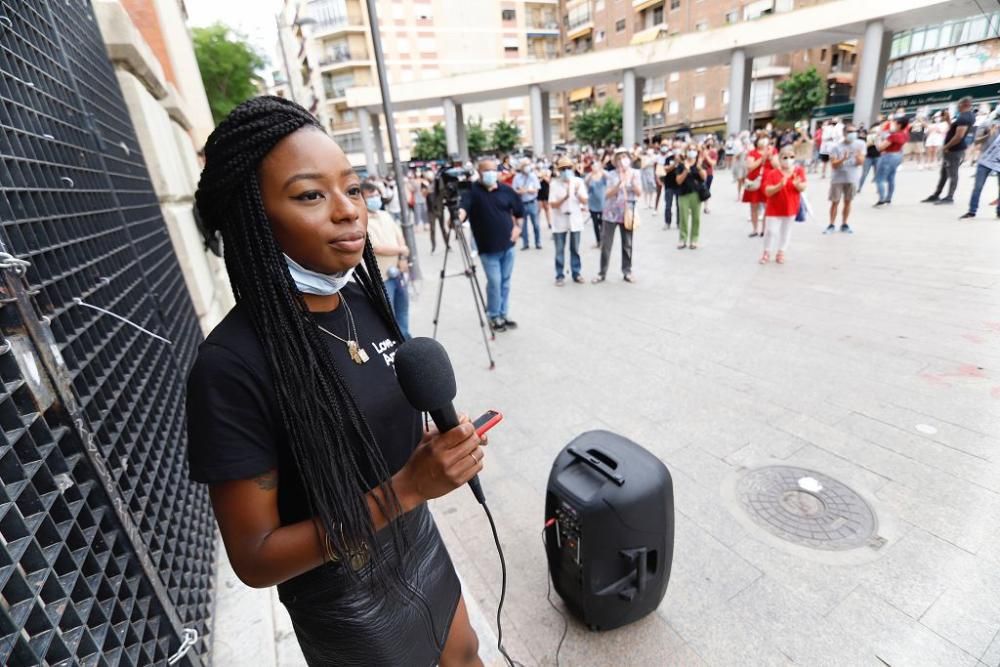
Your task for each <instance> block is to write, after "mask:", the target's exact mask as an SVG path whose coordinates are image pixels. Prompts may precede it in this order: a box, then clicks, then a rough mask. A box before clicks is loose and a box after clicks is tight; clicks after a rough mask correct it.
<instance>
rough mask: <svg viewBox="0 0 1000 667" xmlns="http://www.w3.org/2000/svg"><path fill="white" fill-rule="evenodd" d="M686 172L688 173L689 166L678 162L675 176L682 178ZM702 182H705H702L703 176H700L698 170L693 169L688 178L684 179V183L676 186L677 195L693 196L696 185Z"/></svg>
mask: <svg viewBox="0 0 1000 667" xmlns="http://www.w3.org/2000/svg"><path fill="white" fill-rule="evenodd" d="M685 171H688V168H687V165H685V164H684V163H683V162H678V164H677V168H676V169H674V174H676V175H677V176H680V175H681V174H683V173H684V172H685ZM702 182H704V181H702V180H701V176H700V175H699V174H698V170H696V169H693V170H691V173H689V174H688V175H687V178H685V179H684V182H683V183H681V184H680V185H678V186H676V187H677V194H679V195H687V194H691V193H692V192H694V191H695V185H696V184H698V183H702Z"/></svg>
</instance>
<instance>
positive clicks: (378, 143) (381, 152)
mask: <svg viewBox="0 0 1000 667" xmlns="http://www.w3.org/2000/svg"><path fill="white" fill-rule="evenodd" d="M361 113H368V112H367V111H362V112H361ZM371 121H372V138H373V139H374V141H375V166H377V167H378V175H379V176H385V175H386V174H388V173H389V172H388V171H387V170H386V168H385V144H384V143H382V122H381V117H380V116H379V115H378V114H377V113H373V114H372V116H371Z"/></svg>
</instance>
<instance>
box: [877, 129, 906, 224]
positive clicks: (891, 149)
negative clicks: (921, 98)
mask: <svg viewBox="0 0 1000 667" xmlns="http://www.w3.org/2000/svg"><path fill="white" fill-rule="evenodd" d="M909 124H910V121H909V119H908V118H907V117H906V116H900V117H898V118H893V119H892V120H891V121H889V136H888V137H886V139H885V141H883V142H882V143H881V144H879V147H878V149H879V150H880V151H881V152H882V156H881V157H879V159H878V166H876V167H875V187H876V188H878V202H877V203H876V204H875V206H876V207H879V206H885V205H886V204H891V203H892V194H893V192H895V191H896V170H897V169H899V165H900V164H901V163H902V162H903V146H905V145H906V142H907V141H909V140H910V131H909V129H908V126H909Z"/></svg>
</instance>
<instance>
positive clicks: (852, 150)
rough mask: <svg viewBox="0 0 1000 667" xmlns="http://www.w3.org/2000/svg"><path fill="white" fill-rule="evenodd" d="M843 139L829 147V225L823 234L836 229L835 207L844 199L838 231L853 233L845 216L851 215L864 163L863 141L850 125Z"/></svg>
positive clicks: (830, 232)
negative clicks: (830, 170)
mask: <svg viewBox="0 0 1000 667" xmlns="http://www.w3.org/2000/svg"><path fill="white" fill-rule="evenodd" d="M846 129H847V132H845V133H844V140H843V141H842V142H840V143H839V144H837V145H836V146H834V147H833V148H831V149H830V168H831V169H832V172H831V174H830V225H829V226H828V227H827V228H826V231H824V232H823V233H824V234H832V233H833V232H835V231H837V226H836V222H837V209H838V208H839V206H840V200H841V199H843V200H844V212H843V213H842V214H841V219H840V231H841V232H844V233H845V234H853V233H854V232H853V231H851V227H850V225H848V224H847V218H848V217H850V215H851V202H852V201H853V200H854V192H855V187H856V184H857V182H858V177H859V176H860V173H861V166H862V165H863V164H864V163H865V142H863V141H861V140H860V139H858V133H857V131H856V130H855V129H854V127H853V126H852V125H848V126H847V128H846Z"/></svg>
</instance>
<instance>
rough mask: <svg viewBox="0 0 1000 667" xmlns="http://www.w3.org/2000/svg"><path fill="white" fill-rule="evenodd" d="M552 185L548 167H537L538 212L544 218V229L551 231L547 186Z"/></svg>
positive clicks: (550, 210)
mask: <svg viewBox="0 0 1000 667" xmlns="http://www.w3.org/2000/svg"><path fill="white" fill-rule="evenodd" d="M551 184H552V171H551V170H550V169H549V167H548V165H543V164H539V165H538V210H539V211H541V212H542V214H543V215H544V216H545V227H546V229H552V208H551V207H550V206H549V186H550V185H551Z"/></svg>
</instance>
